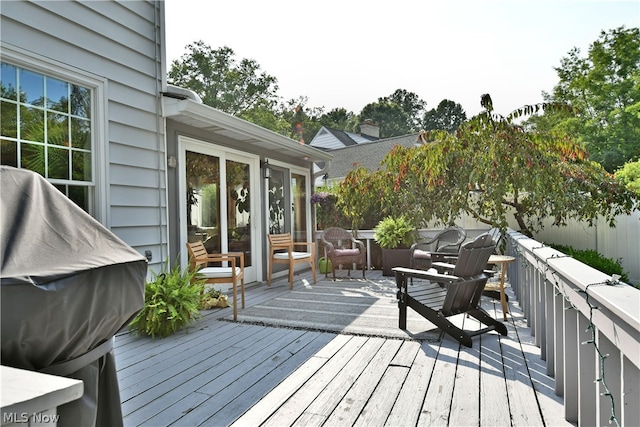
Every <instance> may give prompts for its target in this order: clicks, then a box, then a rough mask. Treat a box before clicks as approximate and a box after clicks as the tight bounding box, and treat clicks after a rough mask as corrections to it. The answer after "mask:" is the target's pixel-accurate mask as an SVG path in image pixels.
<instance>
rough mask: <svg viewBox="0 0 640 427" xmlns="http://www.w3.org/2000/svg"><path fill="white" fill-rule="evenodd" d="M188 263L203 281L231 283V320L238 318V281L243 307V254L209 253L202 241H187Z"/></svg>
mask: <svg viewBox="0 0 640 427" xmlns="http://www.w3.org/2000/svg"><path fill="white" fill-rule="evenodd" d="M187 250H188V251H189V263H190V265H191V268H194V269H197V270H198V273H200V277H203V278H204V279H205V280H206V282H205V283H231V284H232V285H233V320H237V319H238V303H237V302H238V286H237V285H238V282H240V289H241V294H242V308H244V254H243V253H242V252H229V253H225V254H209V253H208V252H207V249H206V248H205V247H204V243H202V241H197V242H190V243H187ZM211 263H216V264H217V263H227V266H226V267H224V266H219V267H214V266H210V265H209V264H211Z"/></svg>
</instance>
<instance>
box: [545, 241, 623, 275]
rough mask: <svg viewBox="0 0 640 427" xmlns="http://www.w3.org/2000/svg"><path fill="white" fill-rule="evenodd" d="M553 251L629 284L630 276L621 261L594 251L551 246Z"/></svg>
mask: <svg viewBox="0 0 640 427" xmlns="http://www.w3.org/2000/svg"><path fill="white" fill-rule="evenodd" d="M549 246H551V247H552V248H553V249H556V250H558V251H560V252H562V253H564V254H566V255H569V256H571V257H573V258H575V259H577V260H578V261H580V262H582V263H584V264H587V265H588V266H590V267H593V268H595V269H596V270H599V271H602V272H603V273H604V274H608V275H609V276H612V275H614V274H618V275H620V280H621V281H623V282H625V283H629V276H628V275H627V273H625V271H624V270H623V269H622V265H621V264H620V261H619V260H613V259H611V258H606V257H604V256H603V255H601V254H599V253H598V252H597V251H594V250H593V249H574V248H573V247H571V246H564V245H556V244H550V245H549Z"/></svg>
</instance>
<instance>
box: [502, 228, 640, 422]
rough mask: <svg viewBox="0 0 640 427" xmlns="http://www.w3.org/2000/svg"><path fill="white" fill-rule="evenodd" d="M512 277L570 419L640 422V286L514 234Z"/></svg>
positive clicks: (511, 242)
mask: <svg viewBox="0 0 640 427" xmlns="http://www.w3.org/2000/svg"><path fill="white" fill-rule="evenodd" d="M507 241H508V245H507V252H508V254H509V255H512V256H514V257H516V258H517V261H516V262H514V263H512V264H511V265H510V266H509V267H508V276H509V282H510V283H511V286H512V287H513V290H514V292H515V294H516V297H517V299H518V301H519V303H520V304H521V306H522V309H523V311H524V314H525V317H526V319H527V322H528V325H529V326H530V327H531V332H532V334H533V335H534V336H535V342H536V345H538V346H539V347H540V350H541V355H542V359H543V360H546V363H547V374H548V375H550V376H551V377H554V378H555V384H556V387H555V392H556V394H558V395H559V396H563V398H564V408H565V418H566V419H567V420H568V421H571V422H577V423H578V425H604V426H607V425H616V424H617V425H620V426H637V425H640V404H639V403H638V402H640V290H639V289H636V288H634V287H633V286H629V285H627V284H623V283H617V284H614V282H615V281H614V280H612V278H611V277H610V276H608V275H606V274H604V273H602V272H600V271H598V270H595V269H593V268H591V267H589V266H587V265H585V264H583V263H581V262H579V261H577V260H575V259H574V258H572V257H569V256H567V255H565V254H563V253H561V252H558V251H556V250H554V249H552V248H550V247H548V246H543V245H542V244H541V243H539V242H537V241H535V240H533V239H530V238H528V237H526V236H524V235H522V234H519V233H517V232H514V231H511V232H509V233H508V239H507Z"/></svg>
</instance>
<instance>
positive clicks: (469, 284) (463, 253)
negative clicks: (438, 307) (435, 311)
mask: <svg viewBox="0 0 640 427" xmlns="http://www.w3.org/2000/svg"><path fill="white" fill-rule="evenodd" d="M494 249H495V242H494V241H493V239H492V238H491V236H490V235H488V234H484V235H481V236H479V237H477V238H476V239H475V240H473V241H471V242H468V243H465V244H464V245H463V246H462V247H461V248H460V252H459V255H458V260H457V261H456V266H455V268H454V270H453V275H454V276H457V277H461V278H463V279H464V282H461V283H453V284H451V285H449V288H448V291H447V296H446V297H445V301H444V304H443V307H442V311H443V312H444V313H446V314H447V315H451V314H456V313H464V312H466V311H467V310H469V308H472V307H476V305H477V303H478V301H479V300H480V295H481V294H482V290H483V289H484V286H485V284H486V283H487V279H488V278H489V276H488V275H486V274H485V273H484V270H485V269H486V268H487V261H488V260H489V257H490V256H491V254H492V253H493V251H494Z"/></svg>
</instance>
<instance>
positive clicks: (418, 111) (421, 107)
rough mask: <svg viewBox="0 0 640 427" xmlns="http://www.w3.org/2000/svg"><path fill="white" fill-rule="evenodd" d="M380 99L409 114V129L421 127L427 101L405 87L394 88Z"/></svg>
mask: <svg viewBox="0 0 640 427" xmlns="http://www.w3.org/2000/svg"><path fill="white" fill-rule="evenodd" d="M382 100H384V101H388V102H392V103H394V104H397V105H399V106H400V108H402V111H404V112H405V113H406V114H407V116H409V127H410V128H411V129H413V130H417V129H420V127H422V116H423V114H424V111H425V108H426V106H427V103H426V101H423V100H422V99H420V97H419V96H418V95H417V94H415V93H413V92H409V91H407V90H405V89H396V91H395V92H393V93H392V94H391V95H389V96H386V97H384V98H382ZM379 101H380V100H379ZM363 118H364V117H363Z"/></svg>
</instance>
